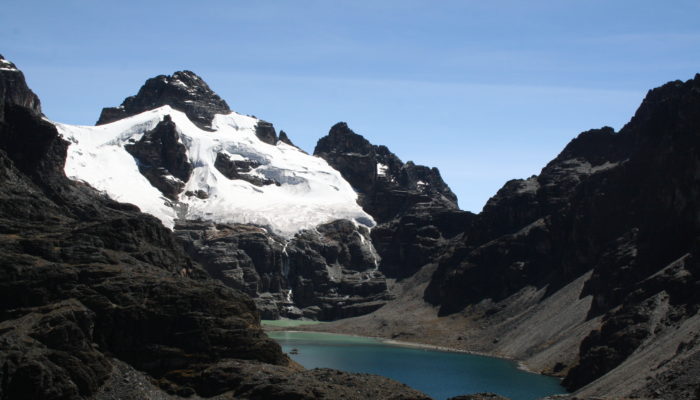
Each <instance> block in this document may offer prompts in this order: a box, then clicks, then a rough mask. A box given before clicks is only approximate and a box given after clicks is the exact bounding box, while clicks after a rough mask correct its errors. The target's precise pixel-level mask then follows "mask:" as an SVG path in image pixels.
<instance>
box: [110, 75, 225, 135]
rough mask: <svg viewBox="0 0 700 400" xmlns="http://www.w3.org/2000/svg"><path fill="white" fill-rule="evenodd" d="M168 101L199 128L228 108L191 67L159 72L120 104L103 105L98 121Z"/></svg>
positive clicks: (149, 108) (155, 106)
mask: <svg viewBox="0 0 700 400" xmlns="http://www.w3.org/2000/svg"><path fill="white" fill-rule="evenodd" d="M165 105H168V106H170V107H172V108H174V109H176V110H179V111H182V112H184V113H185V114H187V117H188V118H189V119H190V120H191V121H192V122H194V123H195V124H196V125H197V126H199V127H200V128H202V129H207V130H209V129H211V121H212V118H213V117H214V114H228V113H230V112H231V109H229V107H228V104H226V102H225V101H224V100H222V99H221V97H219V95H217V94H216V93H214V91H212V90H211V89H210V88H209V85H207V83H206V82H204V80H203V79H202V78H200V77H199V76H198V75H197V74H195V73H194V72H192V71H178V72H175V73H174V74H172V75H158V76H156V77H155V78H151V79H149V80H147V81H146V83H145V84H144V85H143V86H141V89H140V90H139V92H138V93H137V94H136V96H129V97H127V98H126V99H124V101H123V102H122V104H121V105H120V106H119V107H109V108H103V109H102V114H100V118H99V120H98V121H97V125H102V124H107V123H110V122H114V121H117V120H120V119H122V118H126V117H130V116H132V115H136V114H140V113H142V112H144V111H148V110H152V109H154V108H158V107H162V106H165Z"/></svg>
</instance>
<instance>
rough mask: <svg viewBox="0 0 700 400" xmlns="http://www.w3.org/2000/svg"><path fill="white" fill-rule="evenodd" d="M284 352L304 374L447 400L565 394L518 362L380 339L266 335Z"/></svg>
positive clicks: (529, 399)
mask: <svg viewBox="0 0 700 400" xmlns="http://www.w3.org/2000/svg"><path fill="white" fill-rule="evenodd" d="M268 335H269V336H270V337H271V338H272V339H275V340H276V341H277V342H278V343H279V344H280V345H281V346H282V350H284V352H286V353H289V352H290V351H291V350H292V349H296V350H297V351H298V354H290V355H289V356H290V357H291V358H292V359H294V360H295V361H296V362H298V363H299V364H301V365H303V366H304V367H306V368H335V369H339V370H343V371H348V372H367V373H371V374H377V375H383V376H386V377H389V378H392V379H395V380H397V381H399V382H403V383H405V384H407V385H409V386H411V387H413V388H415V389H418V390H420V391H422V392H424V393H426V394H428V395H429V396H431V397H433V398H435V399H437V400H443V399H446V398H448V397H452V396H457V395H460V394H469V393H476V392H493V393H498V394H500V395H503V396H506V397H510V398H511V399H513V400H534V399H538V398H540V397H544V396H548V395H552V394H557V393H565V392H566V391H565V390H564V388H562V387H561V386H560V385H559V380H558V379H555V378H551V377H547V376H543V375H538V374H532V373H529V372H525V371H523V370H520V369H518V368H517V365H516V364H515V363H514V362H511V361H508V360H503V359H499V358H492V357H484V356H477V355H472V354H465V353H456V352H447V351H436V350H424V349H418V348H412V347H404V346H397V345H390V344H386V343H383V342H382V341H380V340H378V339H373V338H364V337H356V336H347V335H335V334H329V333H316V332H288V331H277V332H268Z"/></svg>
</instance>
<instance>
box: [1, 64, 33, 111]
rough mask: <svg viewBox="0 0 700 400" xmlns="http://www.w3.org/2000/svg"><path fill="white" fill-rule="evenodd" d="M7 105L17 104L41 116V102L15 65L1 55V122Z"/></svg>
mask: <svg viewBox="0 0 700 400" xmlns="http://www.w3.org/2000/svg"><path fill="white" fill-rule="evenodd" d="M5 103H8V104H15V105H17V106H20V107H24V108H26V109H28V110H30V111H31V112H32V113H34V114H36V115H41V102H40V101H39V98H38V97H37V96H36V94H34V92H32V91H31V90H30V89H29V88H28V87H27V83H26V81H25V80H24V74H23V73H22V71H20V70H18V69H17V67H16V66H15V64H13V63H12V62H10V61H8V60H6V59H5V58H4V57H3V56H2V54H0V120H2V119H4V113H5Z"/></svg>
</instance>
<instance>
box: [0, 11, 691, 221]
mask: <svg viewBox="0 0 700 400" xmlns="http://www.w3.org/2000/svg"><path fill="white" fill-rule="evenodd" d="M0 9H1V10H2V13H1V14H0V53H1V54H3V55H4V56H5V57H7V58H8V59H10V60H11V61H14V62H15V63H16V64H17V65H18V67H19V68H21V69H22V70H23V71H24V72H25V74H26V75H27V79H28V82H29V84H30V86H31V87H32V88H33V89H34V91H35V92H37V94H39V96H40V97H41V100H42V102H43V107H44V112H45V114H46V115H47V116H48V117H49V118H51V119H53V120H56V121H61V122H68V123H77V124H93V123H94V122H95V121H96V119H97V117H98V115H99V112H100V109H101V107H103V106H115V105H118V104H119V103H121V101H122V100H123V98H124V97H126V96H128V95H131V94H134V93H136V91H137V90H138V88H139V87H140V86H141V84H142V83H143V82H144V81H145V80H146V79H147V78H149V77H152V76H155V75H159V74H170V73H172V72H174V71H176V70H180V69H190V70H193V71H195V72H196V73H198V74H199V75H201V76H202V77H203V78H204V79H205V80H206V81H207V82H208V83H209V85H210V86H211V87H212V88H213V89H214V90H215V91H216V92H218V93H219V94H220V95H221V96H222V97H223V98H224V99H226V101H227V102H228V103H229V105H230V106H231V108H233V109H234V110H236V111H238V112H241V113H245V114H253V115H256V116H257V117H260V118H263V119H266V120H268V121H270V122H272V123H274V124H275V126H276V127H277V129H278V130H279V129H283V130H285V131H286V132H287V133H288V134H289V135H290V137H291V138H292V140H293V141H295V142H296V143H297V144H298V145H300V147H302V148H304V149H305V150H307V151H312V150H313V147H314V145H315V143H316V141H317V140H318V139H319V138H320V137H321V136H323V135H325V134H326V133H327V132H328V129H329V128H330V126H331V125H333V124H334V123H335V122H338V121H346V122H348V124H349V125H350V127H351V128H353V129H354V130H355V131H356V132H358V133H360V134H362V135H364V136H365V137H367V138H368V139H369V140H370V141H372V142H373V143H375V144H386V145H388V146H389V148H390V149H391V150H392V151H394V152H395V153H396V154H397V155H398V156H399V157H400V158H401V159H402V160H404V161H408V160H413V161H415V162H417V163H420V164H426V165H429V166H436V167H438V168H439V169H440V171H441V172H442V175H443V177H444V178H445V180H446V181H447V183H448V184H449V185H450V186H451V187H452V189H453V190H454V191H455V193H456V194H457V195H458V197H459V199H460V205H461V207H462V208H463V209H467V210H471V211H479V210H481V208H482V206H483V205H484V203H485V202H486V200H487V199H488V198H489V197H490V196H491V195H493V194H494V193H495V192H496V191H497V190H498V189H499V188H500V187H501V186H502V185H503V183H505V181H507V180H508V179H511V178H523V177H527V176H530V175H532V174H537V173H539V171H540V169H541V168H542V167H543V166H544V165H545V164H546V163H547V161H549V160H551V159H552V158H554V157H555V156H556V155H557V153H558V152H559V151H560V150H561V149H562V148H563V146H564V145H565V144H566V143H567V142H568V141H569V140H570V139H571V138H573V137H574V136H576V135H577V134H578V133H579V132H581V131H583V130H586V129H590V128H597V127H601V126H603V125H610V126H612V127H614V128H616V129H619V128H621V127H622V125H623V124H624V123H625V122H627V121H628V120H629V118H630V117H631V115H632V114H633V112H634V110H635V109H636V108H637V106H638V105H639V103H640V102H641V100H642V98H643V97H644V94H645V93H646V91H647V90H648V89H650V88H652V87H655V86H658V85H660V84H663V83H665V82H667V81H669V80H675V79H684V80H685V79H689V78H692V77H693V75H694V74H695V73H697V72H700V23H699V22H698V21H700V1H697V0H694V1H688V0H674V1H669V2H663V1H659V0H653V1H647V0H635V1H614V0H548V1H541V0H529V1H524V0H522V1H497V0H494V1H482V0H462V1H445V0H442V1H435V0H431V1H428V0H425V1H413V0H392V1H379V0H375V1H363V0H354V1H320V0H319V1H309V0H294V1H274V0H270V1H167V2H165V1H146V0H141V1H138V2H136V1H120V2H115V1H110V2H106V1H95V0H89V1H88V0H83V1H60V2H59V1H33V0H21V1H18V0H3V3H2V6H0Z"/></svg>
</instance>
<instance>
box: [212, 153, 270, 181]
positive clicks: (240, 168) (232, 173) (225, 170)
mask: <svg viewBox="0 0 700 400" xmlns="http://www.w3.org/2000/svg"><path fill="white" fill-rule="evenodd" d="M259 166H260V163H259V162H257V161H255V160H231V158H230V157H229V156H228V155H226V154H224V153H217V154H216V160H214V168H216V169H217V170H219V172H221V173H222V174H223V175H224V176H225V177H227V178H228V179H241V180H244V181H246V182H249V183H252V184H253V185H255V186H265V185H272V184H276V185H278V186H279V183H278V182H275V181H273V180H272V179H267V178H260V177H258V176H255V175H249V174H248V173H249V172H250V171H252V170H254V169H255V168H257V167H259Z"/></svg>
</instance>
